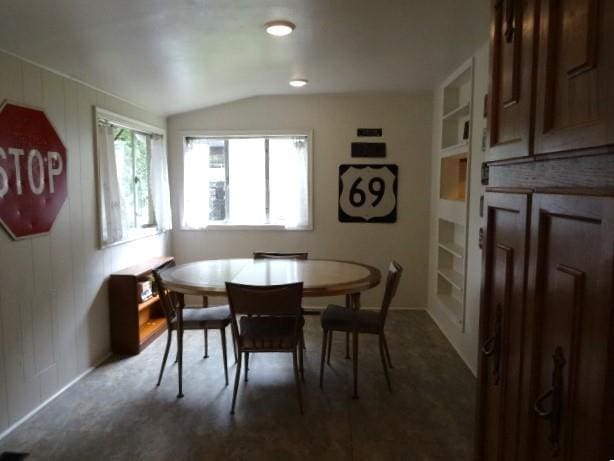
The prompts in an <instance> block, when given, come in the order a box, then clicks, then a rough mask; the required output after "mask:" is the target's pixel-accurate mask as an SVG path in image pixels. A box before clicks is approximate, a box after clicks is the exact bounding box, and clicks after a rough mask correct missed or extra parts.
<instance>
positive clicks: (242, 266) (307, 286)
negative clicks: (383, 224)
mask: <svg viewBox="0 0 614 461" xmlns="http://www.w3.org/2000/svg"><path fill="white" fill-rule="evenodd" d="M161 276H162V280H163V281H164V284H165V285H166V286H167V287H168V288H170V289H171V290H173V291H177V292H179V293H184V294H189V295H208V296H214V295H224V294H225V293H226V286H225V282H227V281H228V282H234V283H242V284H245V285H282V284H285V283H295V282H303V296H329V295H341V294H351V293H359V292H361V291H364V290H368V289H369V288H372V287H374V286H376V285H378V284H379V282H380V280H381V274H380V271H379V270H378V269H376V268H375V267H372V266H368V265H366V264H360V263H355V262H350V261H332V260H326V259H309V260H305V261H299V260H282V259H251V258H250V259H214V260H205V261H197V262H192V263H187V264H181V265H178V266H175V267H172V268H170V269H168V270H166V271H164V272H163V273H162V274H161Z"/></svg>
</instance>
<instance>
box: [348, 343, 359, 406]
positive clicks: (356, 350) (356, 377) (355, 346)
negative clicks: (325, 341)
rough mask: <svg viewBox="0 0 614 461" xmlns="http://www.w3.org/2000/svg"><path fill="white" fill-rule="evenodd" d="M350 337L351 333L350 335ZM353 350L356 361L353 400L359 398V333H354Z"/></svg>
mask: <svg viewBox="0 0 614 461" xmlns="http://www.w3.org/2000/svg"><path fill="white" fill-rule="evenodd" d="M348 335H349V333H348ZM352 342H353V350H352V358H353V359H354V360H353V362H354V395H353V397H352V398H354V399H357V398H358V332H357V331H354V332H353V334H352Z"/></svg>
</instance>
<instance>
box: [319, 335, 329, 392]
mask: <svg viewBox="0 0 614 461" xmlns="http://www.w3.org/2000/svg"><path fill="white" fill-rule="evenodd" d="M327 343H328V331H326V330H322V358H321V359H320V389H322V386H323V385H324V359H326V345H327Z"/></svg>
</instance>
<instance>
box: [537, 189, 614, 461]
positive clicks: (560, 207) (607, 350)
mask: <svg viewBox="0 0 614 461" xmlns="http://www.w3.org/2000/svg"><path fill="white" fill-rule="evenodd" d="M533 200H534V201H533V212H532V219H531V221H532V225H531V258H530V263H529V288H528V294H529V297H528V299H530V300H533V301H532V304H530V311H531V313H532V314H531V322H530V324H531V325H530V327H529V329H528V334H529V335H530V337H532V338H533V345H532V347H531V349H532V363H533V367H532V379H531V380H530V382H531V386H530V388H531V392H530V394H531V396H530V399H529V400H530V402H531V403H530V405H529V408H528V411H529V415H528V416H529V419H530V431H529V433H530V434H532V440H531V441H530V443H529V447H530V448H529V456H528V459H534V460H545V459H552V458H553V457H556V459H563V460H589V459H590V460H593V459H594V460H598V459H611V458H612V456H613V454H612V452H611V450H612V443H613V440H612V439H614V437H613V434H614V427H612V421H613V419H612V418H613V416H612V412H613V411H614V407H613V405H612V400H613V398H612V396H611V394H612V389H611V388H610V389H608V387H609V386H611V385H612V382H611V381H612V373H613V372H612V365H613V362H612V352H611V351H612V345H611V344H609V342H610V341H611V333H612V320H613V317H612V316H613V309H614V299H613V294H612V293H613V292H612V281H613V280H614V278H613V277H614V271H613V267H614V198H611V197H610V198H605V197H601V198H600V197H578V196H563V195H540V194H536V195H535V196H534V199H533ZM608 380H609V381H610V382H609V383H608ZM608 393H609V394H610V396H609V397H608V395H607V394H608ZM607 444H609V446H608V445H607Z"/></svg>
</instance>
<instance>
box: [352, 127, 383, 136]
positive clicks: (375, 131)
mask: <svg viewBox="0 0 614 461" xmlns="http://www.w3.org/2000/svg"><path fill="white" fill-rule="evenodd" d="M356 136H358V137H362V136H368V137H373V138H380V137H381V136H382V129H381V128H358V129H357V130H356Z"/></svg>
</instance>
